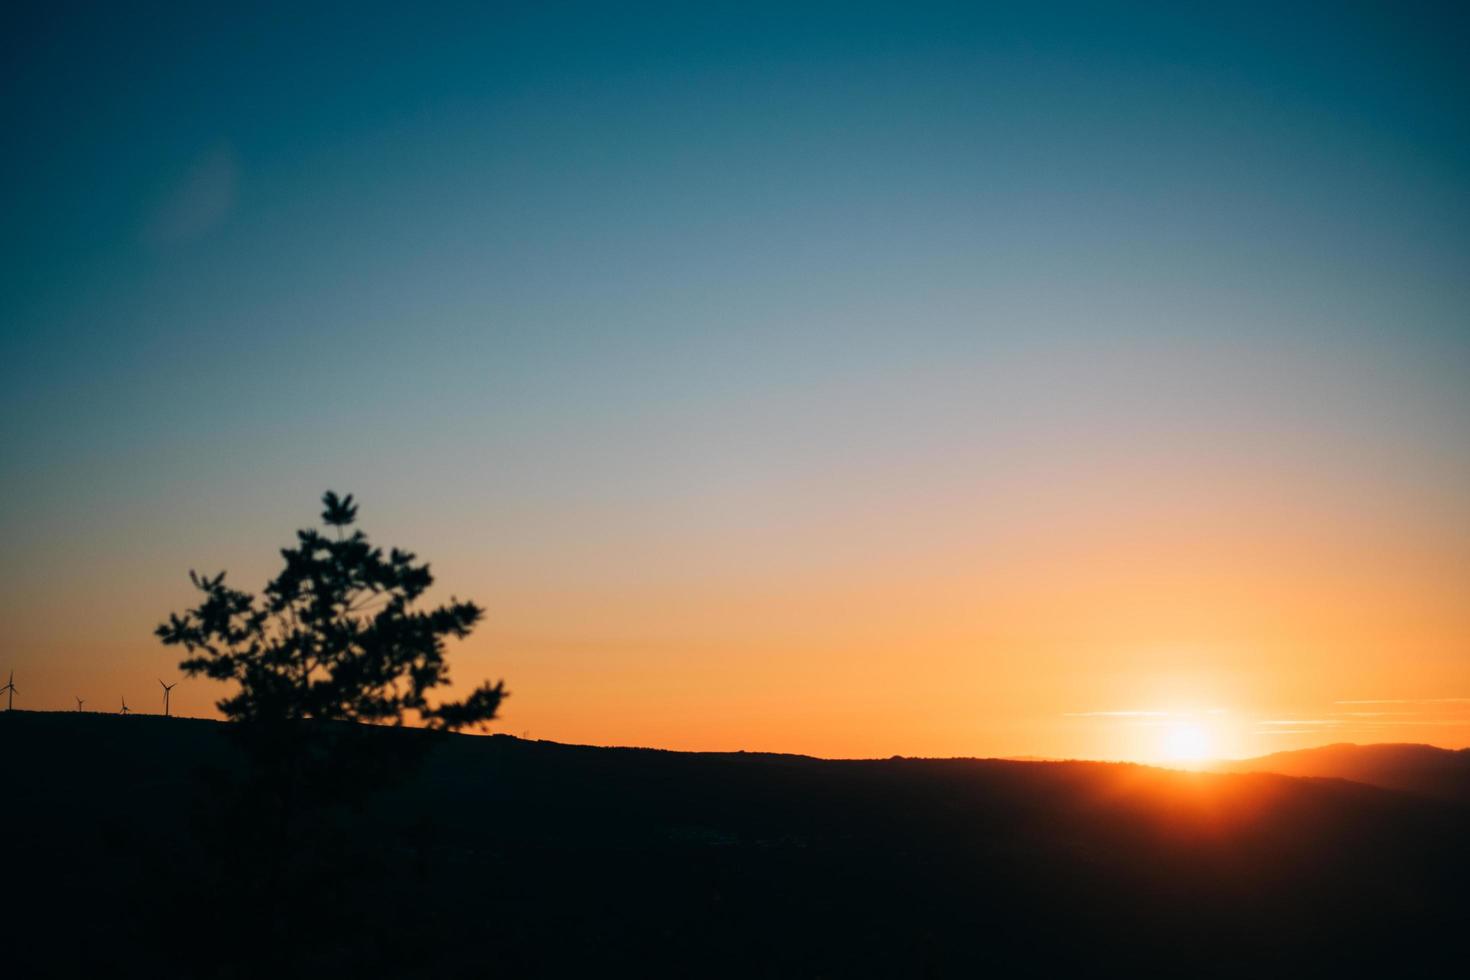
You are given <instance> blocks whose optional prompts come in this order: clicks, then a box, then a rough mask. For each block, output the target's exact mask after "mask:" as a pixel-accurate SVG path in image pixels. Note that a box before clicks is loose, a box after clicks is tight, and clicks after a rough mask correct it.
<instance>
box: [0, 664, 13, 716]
mask: <svg viewBox="0 0 1470 980" xmlns="http://www.w3.org/2000/svg"><path fill="white" fill-rule="evenodd" d="M0 694H8V695H10V697H9V698H7V699H6V701H5V710H6V711H9V710H11V709H12V708H14V707H15V671H13V670H12V671H11V672H10V680H8V681H6V683H5V686H4V687H0Z"/></svg>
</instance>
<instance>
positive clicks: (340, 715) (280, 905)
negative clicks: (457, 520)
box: [156, 491, 506, 970]
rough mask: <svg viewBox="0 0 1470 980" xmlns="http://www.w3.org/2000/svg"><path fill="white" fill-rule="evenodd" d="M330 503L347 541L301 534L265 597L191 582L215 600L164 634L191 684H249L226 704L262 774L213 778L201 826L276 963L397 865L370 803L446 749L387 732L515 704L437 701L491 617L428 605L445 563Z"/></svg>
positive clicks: (467, 607)
mask: <svg viewBox="0 0 1470 980" xmlns="http://www.w3.org/2000/svg"><path fill="white" fill-rule="evenodd" d="M322 501H323V504H324V505H325V510H324V511H323V513H322V519H323V521H324V522H325V523H326V524H327V526H328V527H329V528H331V529H332V530H331V531H329V532H328V533H325V534H324V533H322V532H320V531H317V530H315V529H312V530H304V531H298V532H297V535H296V537H297V540H296V546H295V547H291V548H284V549H282V551H281V556H282V557H283V558H284V559H285V567H284V568H283V569H282V570H281V572H280V574H279V575H277V576H276V577H275V578H274V579H273V580H272V581H270V582H269V583H268V584H267V585H266V587H265V589H264V591H263V592H262V593H261V594H260V595H259V596H256V595H252V594H251V593H248V592H243V591H239V590H237V589H233V588H231V587H229V586H227V585H225V575H224V573H223V572H220V573H219V574H217V575H214V576H205V575H198V574H196V573H195V572H193V571H191V572H190V573H189V577H190V579H191V581H193V583H194V585H195V587H196V588H198V589H199V590H200V592H202V593H203V596H204V598H203V601H202V602H201V603H200V604H199V605H198V606H197V607H196V608H194V609H191V610H189V611H187V612H185V613H184V614H183V615H177V614H172V615H170V616H169V618H168V622H166V623H163V624H162V625H160V626H159V627H158V629H157V631H156V632H157V635H158V637H159V638H160V639H161V640H162V641H163V642H164V643H165V644H168V645H178V646H182V647H184V648H185V650H186V651H187V652H188V654H189V656H188V657H187V658H186V659H185V660H183V661H182V662H181V663H180V664H179V668H180V669H181V670H182V671H184V672H185V674H187V675H188V676H190V677H194V676H198V675H201V674H202V675H204V676H206V677H210V678H214V679H215V680H220V681H226V682H234V683H235V684H237V685H238V689H237V690H236V691H235V692H234V693H232V694H230V695H229V696H227V697H225V698H223V699H222V700H220V701H219V702H218V706H219V709H220V711H222V712H223V713H224V714H225V716H226V717H227V718H229V719H231V720H232V721H235V722H239V724H237V725H232V726H231V727H230V730H231V731H232V732H233V733H234V734H235V735H236V736H237V742H238V744H239V745H240V746H241V747H242V749H243V750H244V753H245V756H244V758H245V761H246V762H247V766H246V767H245V769H244V770H243V771H242V772H241V773H240V774H239V779H236V777H234V776H232V775H230V774H227V773H223V772H220V773H215V774H213V775H206V778H205V780H204V783H205V785H204V786H203V787H202V789H203V793H202V795H201V798H200V801H199V806H200V808H201V814H200V817H199V821H198V823H199V828H200V833H201V839H202V840H203V841H204V842H205V844H206V848H207V850H208V851H209V852H210V853H211V854H213V855H214V858H215V861H216V863H217V865H218V867H217V870H216V871H215V872H214V874H216V875H218V876H219V882H218V885H219V887H218V888H215V889H213V890H212V893H213V894H216V895H224V894H228V895H229V896H231V898H232V900H233V902H234V903H235V904H234V905H233V906H226V907H223V908H221V909H220V910H219V912H218V914H219V915H220V916H221V917H222V919H229V918H230V917H231V916H234V915H239V916H242V917H243V919H242V921H246V922H248V921H249V920H250V917H251V916H264V917H265V920H264V921H261V922H259V923H258V924H255V925H253V926H252V928H258V929H261V930H263V931H265V932H266V933H268V934H269V935H271V936H272V937H273V941H272V942H271V943H269V944H267V945H264V946H262V947H260V949H259V950H257V951H256V952H255V953H251V954H248V955H249V956H259V957H266V959H267V960H269V958H270V957H274V956H277V955H278V954H279V951H283V950H286V949H289V948H291V947H292V946H297V945H300V944H303V943H306V944H309V943H312V942H317V941H320V939H319V936H318V934H320V933H322V929H323V927H325V926H326V925H327V923H326V921H325V920H324V919H323V918H322V909H323V908H326V907H335V905H334V902H333V900H332V899H331V898H330V896H333V895H340V894H341V893H342V889H343V888H344V887H345V886H344V884H343V883H344V882H347V881H351V880H360V879H361V878H362V876H363V875H364V874H367V873H369V871H368V869H370V868H373V867H378V866H379V865H380V864H381V861H382V848H381V847H380V846H378V845H379V843H380V842H379V841H376V840H373V839H371V838H370V835H367V834H365V833H364V832H363V831H362V830H361V829H360V828H361V826H362V817H361V807H362V805H363V803H364V801H365V798H366V795H367V793H368V792H369V790H371V789H373V788H375V787H378V786H382V785H384V784H386V783H388V782H390V781H392V780H393V779H394V778H395V777H398V776H402V775H404V774H405V772H406V769H407V768H408V766H410V765H411V764H414V763H417V762H418V761H419V760H420V759H421V757H422V754H423V752H424V751H425V750H427V748H428V747H429V746H430V745H432V744H434V743H435V742H436V741H437V739H436V738H435V737H433V735H432V733H431V732H391V731H389V730H388V729H387V727H386V726H388V725H392V726H395V727H397V726H403V725H404V724H405V722H408V721H413V720H418V721H420V722H421V723H422V725H423V727H424V728H428V729H432V730H435V731H438V732H446V731H456V730H459V729H462V728H466V727H469V726H483V725H484V724H485V723H487V722H489V721H490V720H491V719H493V718H494V717H495V714H496V711H497V709H498V708H499V706H500V703H501V701H502V700H503V699H504V698H505V696H506V693H505V689H504V685H503V684H502V683H500V682H496V683H494V684H490V683H488V682H487V683H484V684H481V685H480V686H479V687H478V688H476V689H475V690H474V691H472V692H471V693H470V694H469V696H468V697H466V698H465V699H463V700H461V701H440V702H439V703H437V704H431V703H430V702H429V695H430V693H431V692H432V691H433V689H434V688H436V687H442V686H443V685H446V684H448V683H449V671H448V667H447V666H446V664H445V642H446V640H448V639H449V638H463V637H465V636H467V635H468V634H469V632H470V631H471V630H472V629H473V628H474V626H475V624H476V623H477V622H478V621H479V620H480V617H481V616H482V611H481V609H480V607H478V606H476V605H475V604H474V603H471V602H461V601H459V600H457V599H455V598H452V597H451V598H450V600H449V601H448V602H447V603H444V604H441V605H438V606H434V607H432V608H420V607H419V600H420V599H421V598H422V597H423V595H424V593H425V591H426V590H427V589H428V588H429V587H430V585H432V584H433V581H434V580H433V576H431V575H430V574H429V566H428V565H427V564H417V563H416V561H415V556H414V555H412V554H410V553H409V552H406V551H401V550H399V549H397V548H394V549H391V550H390V551H389V552H388V553H387V554H386V555H385V554H384V553H383V551H382V549H380V548H376V547H373V546H372V545H371V544H370V543H369V542H368V539H367V537H366V536H365V535H364V534H363V533H362V531H360V530H350V531H349V529H350V528H351V526H352V524H353V523H354V522H355V521H356V518H357V507H356V505H355V504H354V503H353V502H352V497H351V495H348V496H346V497H338V496H337V494H335V493H332V492H330V491H329V492H328V493H326V494H325V495H324V496H323V498H322ZM358 723H368V724H358ZM344 808H347V809H344ZM349 809H350V810H351V813H349V812H348V810H349ZM335 904H336V905H340V902H338V903H335ZM228 908H233V910H234V911H233V912H231V911H227V910H226V909H228ZM237 924H238V923H237ZM203 931H205V932H207V931H209V930H208V929H203ZM330 931H331V930H330V929H327V932H328V933H330ZM313 937H318V938H313ZM271 950H275V951H277V952H271ZM280 955H283V954H280ZM277 965H278V964H275V963H274V962H271V963H266V962H265V961H261V962H257V963H256V964H255V966H256V967H260V968H261V969H262V970H264V969H266V967H267V966H268V967H270V968H271V969H274V968H275V967H276V966H277Z"/></svg>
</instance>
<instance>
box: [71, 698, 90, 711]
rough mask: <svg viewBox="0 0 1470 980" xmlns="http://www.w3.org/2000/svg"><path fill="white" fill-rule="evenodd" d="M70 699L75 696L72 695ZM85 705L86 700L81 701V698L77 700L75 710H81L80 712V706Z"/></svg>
mask: <svg viewBox="0 0 1470 980" xmlns="http://www.w3.org/2000/svg"><path fill="white" fill-rule="evenodd" d="M72 697H74V698H76V695H75V694H73V695H72ZM86 703H87V702H86V700H85V699H83V698H77V710H78V711H81V710H82V705H84V704H86Z"/></svg>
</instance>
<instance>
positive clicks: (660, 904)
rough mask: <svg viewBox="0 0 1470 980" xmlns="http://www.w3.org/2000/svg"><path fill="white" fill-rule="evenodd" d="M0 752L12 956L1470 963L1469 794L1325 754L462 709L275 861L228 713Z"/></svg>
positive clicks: (417, 972)
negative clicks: (1075, 756) (1263, 766)
mask: <svg viewBox="0 0 1470 980" xmlns="http://www.w3.org/2000/svg"><path fill="white" fill-rule="evenodd" d="M388 737H390V738H404V739H412V738H420V737H422V736H421V735H420V734H419V733H415V732H394V733H388ZM0 750H3V758H4V760H5V762H4V766H5V769H4V783H3V789H0V793H3V795H0V799H3V805H0V809H3V834H0V840H3V842H4V846H5V851H4V853H5V855H6V859H5V866H4V871H3V875H4V877H3V882H4V888H5V891H6V893H7V902H6V903H5V904H6V905H8V906H9V907H10V908H11V909H12V911H10V912H8V913H6V915H5V921H4V922H3V928H0V934H3V937H4V946H3V949H4V952H3V963H0V965H3V968H4V975H6V976H46V975H73V974H87V975H104V974H108V975H124V976H134V975H138V976H141V975H149V976H164V977H168V976H218V977H234V976H241V977H243V976H258V975H262V974H265V975H269V974H274V975H276V976H339V975H346V974H348V973H357V974H359V975H367V976H373V975H385V976H456V977H477V976H506V977H522V976H540V975H569V976H682V977H698V976H712V975H713V976H749V977H763V976H798V977H841V976H972V975H984V974H987V973H989V974H993V975H999V976H1013V975H1035V976H1057V975H1068V974H1071V975H1085V976H1102V975H1138V974H1140V973H1145V974H1148V975H1154V974H1165V975H1174V976H1201V975H1239V974H1241V973H1242V972H1243V971H1246V970H1255V971H1260V972H1261V975H1270V976H1287V975H1292V976H1302V975H1305V976H1318V975H1324V976H1325V975H1335V976H1346V975H1364V974H1371V973H1378V974H1383V975H1395V976H1416V975H1423V976H1462V975H1465V972H1464V971H1465V970H1466V968H1467V962H1470V961H1467V957H1466V953H1465V952H1464V950H1465V948H1466V933H1465V924H1466V923H1467V922H1470V833H1467V830H1470V823H1467V817H1470V811H1467V809H1466V808H1465V807H1464V806H1463V805H1461V804H1459V803H1456V802H1454V801H1447V800H1444V799H1432V798H1428V797H1424V796H1418V795H1413V794H1408V793H1402V792H1395V791H1390V790H1385V789H1381V788H1375V787H1370V786H1366V785H1361V784H1357V783H1351V782H1345V781H1340V780H1330V779H1301V778H1291V777H1285V776H1277V775H1264V774H1242V775H1226V774H1208V775H1206V774H1192V773H1181V772H1170V771H1165V770H1158V769H1150V768H1146V767H1141V766H1130V765H1115V764H1100V763H1057V762H1051V763H1047V762H1003V761H994V760H935V761H930V760H909V759H893V760H884V761H860V762H831V761H820V760H815V759H810V758H805V757H799V756H776V755H759V754H733V755H717V754H688V753H671V752H659V751H648V750H636V749H599V748H584V747H577V746H568V745H557V744H552V743H544V742H527V741H521V740H518V739H513V738H509V737H505V736H496V737H468V736H462V737H449V738H445V739H442V740H438V741H437V742H436V743H435V744H434V746H433V748H432V750H431V751H430V753H429V756H428V758H427V761H426V763H425V764H424V766H423V768H422V769H421V770H420V771H419V772H418V774H417V775H415V776H414V777H412V778H411V779H410V780H409V781H408V782H406V783H403V784H401V785H399V786H398V787H397V788H394V789H391V790H387V791H383V792H380V793H379V794H378V795H376V796H375V797H374V798H373V799H372V801H371V802H370V803H369V804H367V805H365V806H362V807H355V808H353V807H349V808H344V809H342V810H340V811H339V812H335V813H334V814H332V815H331V816H330V818H323V819H322V820H321V821H320V822H319V823H318V825H317V832H316V833H315V835H314V836H313V835H311V834H306V835H304V836H303V837H302V838H301V841H300V843H299V844H297V845H296V846H294V847H293V853H291V854H289V855H284V856H282V855H276V856H275V857H279V858H280V859H281V860H279V861H276V860H274V859H273V856H272V854H271V853H270V850H269V847H268V846H267V845H266V844H264V843H262V842H263V841H265V840H268V839H270V838H269V835H268V834H266V835H263V834H260V833H258V832H257V831H258V829H259V828H255V827H253V826H252V824H251V821H250V818H249V817H248V816H247V817H241V816H240V812H241V811H240V809H239V805H238V804H237V803H230V802H228V801H229V800H231V799H234V798H233V797H231V796H230V791H228V790H227V789H224V788H222V787H226V786H228V785H229V780H230V779H231V778H232V773H234V772H237V771H238V770H239V768H240V766H239V758H238V755H237V752H236V750H235V748H234V745H233V743H232V742H231V741H230V740H229V738H227V736H226V729H225V728H224V726H221V725H219V724H216V723H213V722H206V721H192V720H185V719H173V720H165V719H162V718H156V717H131V718H118V717H112V716H102V715H91V714H44V713H32V712H12V713H9V714H8V715H4V714H0Z"/></svg>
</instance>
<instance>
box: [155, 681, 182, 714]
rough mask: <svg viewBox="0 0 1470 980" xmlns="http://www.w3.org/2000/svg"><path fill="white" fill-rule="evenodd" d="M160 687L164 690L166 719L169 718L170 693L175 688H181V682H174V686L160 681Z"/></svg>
mask: <svg viewBox="0 0 1470 980" xmlns="http://www.w3.org/2000/svg"><path fill="white" fill-rule="evenodd" d="M158 686H159V687H161V688H163V716H164V717H165V718H167V717H168V692H170V691H172V690H173V689H174V688H176V687H178V686H179V682H178V681H174V682H173V683H172V684H165V683H164V682H163V681H161V680H160V681H159V682H158Z"/></svg>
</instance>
